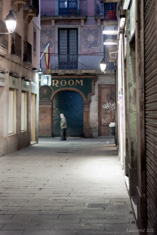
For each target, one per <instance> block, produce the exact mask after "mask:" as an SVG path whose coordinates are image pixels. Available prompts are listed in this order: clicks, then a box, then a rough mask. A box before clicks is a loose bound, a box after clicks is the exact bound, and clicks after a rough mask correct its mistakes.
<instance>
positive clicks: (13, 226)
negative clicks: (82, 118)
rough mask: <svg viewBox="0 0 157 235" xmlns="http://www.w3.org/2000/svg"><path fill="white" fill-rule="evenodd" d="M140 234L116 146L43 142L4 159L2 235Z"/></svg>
mask: <svg viewBox="0 0 157 235" xmlns="http://www.w3.org/2000/svg"><path fill="white" fill-rule="evenodd" d="M76 234H77V235H106V234H112V235H113V234H121V235H122V234H138V230H137V227H136V224H135V220H134V216H133V212H132V209H131V204H130V199H129V196H128V193H127V189H126V185H125V180H124V175H123V171H122V170H121V164H120V161H119V158H118V156H117V150H116V147H115V145H114V144H113V143H107V142H106V143H105V142H104V139H82V138H73V139H68V140H67V141H60V140H59V139H58V138H54V139H48V138H47V139H40V141H39V144H36V145H32V146H30V147H28V148H25V149H22V150H19V151H17V152H14V153H11V154H10V155H6V156H4V157H1V158H0V235H76Z"/></svg>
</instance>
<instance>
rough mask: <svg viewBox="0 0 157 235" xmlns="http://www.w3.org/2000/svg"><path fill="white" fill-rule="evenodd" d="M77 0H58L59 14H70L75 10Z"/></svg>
mask: <svg viewBox="0 0 157 235" xmlns="http://www.w3.org/2000/svg"><path fill="white" fill-rule="evenodd" d="M77 9H78V7H77V0H59V14H60V15H71V14H75V13H76V12H77Z"/></svg>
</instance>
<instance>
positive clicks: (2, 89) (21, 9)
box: [0, 0, 40, 156]
mask: <svg viewBox="0 0 157 235" xmlns="http://www.w3.org/2000/svg"><path fill="white" fill-rule="evenodd" d="M39 7H40V6H39V1H37V0H36V1H29V0H23V1H18V0H12V1H11V0H8V1H4V0H1V1H0V25H1V27H0V28H1V32H0V107H1V108H0V109H1V111H0V156H2V155H4V154H7V153H10V152H13V151H16V150H18V149H21V148H23V147H26V146H28V145H29V144H30V143H31V141H33V142H36V141H37V138H38V125H37V122H38V102H39V101H38V99H39V98H38V73H37V72H36V68H39V67H40V60H39V58H40V50H39V47H40V15H39ZM10 10H12V12H13V13H14V15H15V16H16V20H17V27H16V29H15V32H14V33H12V34H2V33H5V32H6V31H7V30H6V28H5V24H4V19H5V17H6V15H7V14H8V12H9V11H10Z"/></svg>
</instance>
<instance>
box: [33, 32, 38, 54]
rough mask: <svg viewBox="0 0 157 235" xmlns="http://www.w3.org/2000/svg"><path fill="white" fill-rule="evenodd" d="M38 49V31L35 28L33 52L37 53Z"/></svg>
mask: <svg viewBox="0 0 157 235" xmlns="http://www.w3.org/2000/svg"><path fill="white" fill-rule="evenodd" d="M36 49H37V32H36V29H35V28H34V31H33V52H34V53H36Z"/></svg>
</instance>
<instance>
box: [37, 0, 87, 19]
mask: <svg viewBox="0 0 157 235" xmlns="http://www.w3.org/2000/svg"><path fill="white" fill-rule="evenodd" d="M64 4H66V5H64ZM86 15H87V0H76V1H75V0H73V1H59V0H58V1H54V0H53V1H52V0H45V1H42V2H41V16H51V17H54V16H56V17H57V16H75V17H80V16H86Z"/></svg>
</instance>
